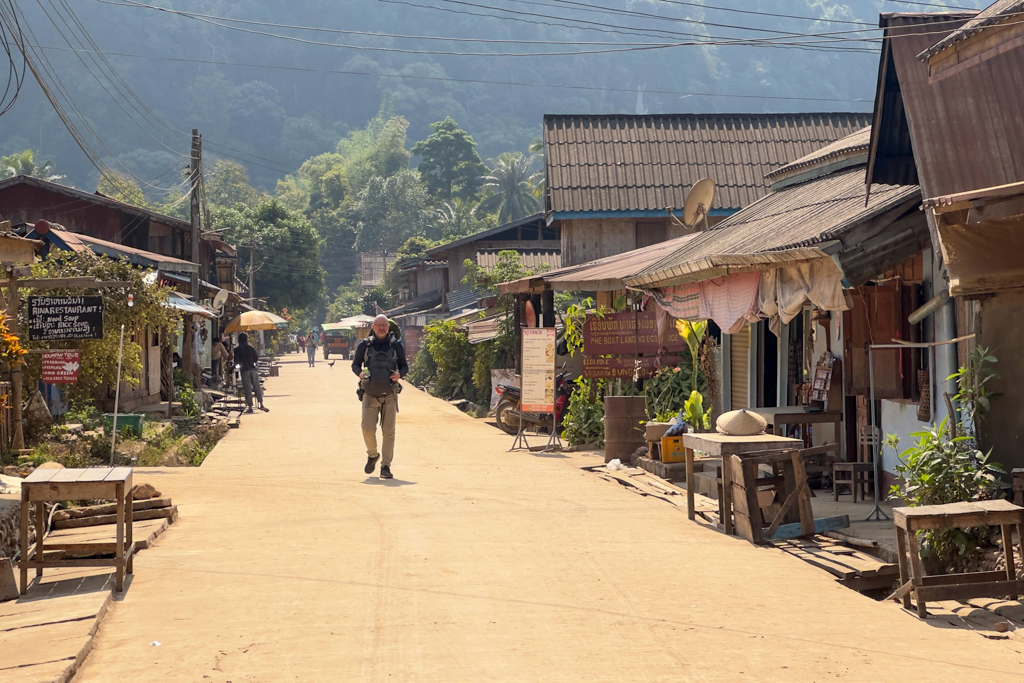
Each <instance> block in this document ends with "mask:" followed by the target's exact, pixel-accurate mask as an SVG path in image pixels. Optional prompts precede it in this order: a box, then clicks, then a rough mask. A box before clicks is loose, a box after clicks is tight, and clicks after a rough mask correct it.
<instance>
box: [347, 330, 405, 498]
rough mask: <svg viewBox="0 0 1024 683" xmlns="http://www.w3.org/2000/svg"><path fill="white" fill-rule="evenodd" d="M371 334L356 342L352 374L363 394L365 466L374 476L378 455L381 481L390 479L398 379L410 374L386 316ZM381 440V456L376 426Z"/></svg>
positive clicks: (399, 343) (368, 472) (402, 349)
mask: <svg viewBox="0 0 1024 683" xmlns="http://www.w3.org/2000/svg"><path fill="white" fill-rule="evenodd" d="M370 329H371V331H372V332H371V334H370V335H369V336H368V337H367V338H366V339H364V340H363V341H361V342H359V346H357V347H356V355H355V358H354V359H353V360H352V372H354V373H355V374H356V375H357V376H358V377H359V387H360V389H361V390H362V392H363V394H362V396H363V419H362V427H363V441H365V442H366V467H364V468H363V471H364V472H366V473H367V474H373V471H374V469H376V467H377V459H378V457H379V455H383V456H384V461H383V462H382V463H381V466H380V478H381V479H391V476H392V475H391V459H392V458H393V457H394V455H395V422H396V418H397V416H398V397H397V392H398V391H401V386H400V385H399V384H398V380H400V379H402V378H403V377H405V375H406V374H407V373H408V372H409V364H408V363H406V362H405V347H403V346H402V342H400V341H398V340H397V339H395V335H394V334H392V333H391V324H390V321H389V320H388V318H387V316H386V315H378V316H377V317H376V318H374V319H373V325H371V326H370ZM378 423H379V424H380V427H381V433H382V435H383V437H384V443H383V447H382V448H381V451H380V454H379V455H378V452H377V424H378Z"/></svg>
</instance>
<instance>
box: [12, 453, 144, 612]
mask: <svg viewBox="0 0 1024 683" xmlns="http://www.w3.org/2000/svg"><path fill="white" fill-rule="evenodd" d="M59 500H114V501H116V502H117V523H116V525H115V528H116V537H117V540H116V542H115V543H95V542H94V543H59V544H58V543H53V544H50V546H49V549H50V550H77V549H79V548H93V549H94V550H95V549H100V548H102V549H103V552H105V553H113V554H114V557H113V559H101V558H89V559H74V560H47V559H46V558H45V555H44V554H43V551H44V547H45V543H44V538H43V537H44V536H45V535H46V503H47V502H55V501H59ZM32 503H35V504H36V524H35V527H36V528H35V532H36V542H35V544H34V545H33V546H32V548H31V549H30V548H29V545H28V532H29V510H30V507H31V505H32ZM20 542H21V562H19V564H18V566H19V568H20V569H21V594H22V595H24V594H25V592H26V591H27V590H28V570H29V569H35V570H36V576H42V575H43V568H45V567H51V568H52V567H114V568H115V569H116V574H115V577H114V588H115V589H116V590H117V591H123V590H124V577H125V574H126V573H127V574H131V573H132V558H133V556H134V555H135V544H134V543H133V542H132V468H131V467H88V468H84V469H70V468H69V469H54V470H51V469H44V470H39V469H37V470H35V471H34V472H33V473H32V474H30V475H28V477H26V478H25V479H23V480H22V482H21V539H20ZM30 550H31V552H30Z"/></svg>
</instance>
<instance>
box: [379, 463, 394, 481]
mask: <svg viewBox="0 0 1024 683" xmlns="http://www.w3.org/2000/svg"><path fill="white" fill-rule="evenodd" d="M380 478H381V479H391V478H392V474H391V468H390V467H388V466H387V465H381V466H380Z"/></svg>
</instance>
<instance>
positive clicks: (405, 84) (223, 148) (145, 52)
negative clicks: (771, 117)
mask: <svg viewBox="0 0 1024 683" xmlns="http://www.w3.org/2000/svg"><path fill="white" fill-rule="evenodd" d="M151 2H153V3H156V4H159V6H160V7H161V8H164V9H168V10H175V11H178V12H186V13H192V14H191V16H184V15H182V14H174V13H170V12H166V11H161V10H160V9H154V8H152V7H151V6H147V5H144V4H142V3H139V2H136V1H135V0H76V1H74V2H71V3H67V2H66V1H65V0H58V1H57V2H53V1H52V0H47V1H46V2H40V3H38V4H33V5H32V6H31V7H30V6H29V3H23V5H24V6H23V7H22V11H23V18H24V20H25V22H26V24H27V26H29V27H30V28H31V29H32V33H33V34H34V35H31V36H30V39H31V40H32V41H34V42H35V44H37V45H40V46H43V47H44V48H45V49H43V50H42V52H43V53H44V54H45V55H46V57H47V59H48V60H49V62H50V63H51V65H52V67H53V70H54V73H55V74H56V75H57V77H58V78H59V79H60V81H61V83H62V84H63V85H64V86H65V87H66V88H67V92H68V93H69V95H70V97H71V99H72V100H73V101H74V102H75V104H76V105H77V107H78V109H79V110H80V111H81V112H82V115H83V116H84V117H85V118H86V119H87V120H88V122H89V125H90V126H91V127H92V128H93V129H94V130H95V132H96V134H97V135H98V137H99V138H100V139H101V140H102V147H101V146H100V145H99V144H98V143H96V142H95V141H94V140H93V141H92V142H91V144H92V145H93V146H94V147H96V149H97V153H98V155H99V156H101V157H103V158H105V159H106V161H107V163H109V164H111V165H112V166H114V167H115V168H119V167H123V168H127V169H129V170H131V171H132V172H133V173H134V174H136V175H137V176H139V177H141V178H143V179H144V180H145V181H147V182H148V183H149V186H144V187H143V189H145V190H148V191H149V193H157V192H158V190H157V189H156V188H163V187H169V186H172V185H174V184H176V183H177V182H178V181H179V179H180V170H181V169H182V168H183V167H184V166H186V165H187V163H188V158H187V155H188V149H189V139H188V133H189V132H190V131H191V129H193V128H198V129H199V130H200V132H201V133H202V134H203V138H204V155H206V156H208V157H215V158H216V157H225V158H237V159H240V160H242V161H243V162H244V163H245V165H246V166H247V167H248V169H249V172H250V174H251V176H252V178H253V181H254V183H255V184H256V185H258V186H260V187H262V188H264V189H267V190H272V189H273V188H274V185H275V183H276V181H277V180H278V179H279V178H281V177H283V175H284V174H285V173H288V172H291V171H294V170H295V169H296V168H297V167H298V166H299V165H300V164H301V163H302V162H303V161H304V160H305V159H307V158H309V157H310V156H313V155H315V154H318V153H321V152H325V151H328V150H332V149H333V148H334V145H335V143H336V142H337V140H338V139H339V138H340V137H342V136H343V135H344V134H345V133H346V132H347V131H349V130H351V129H354V128H358V127H361V126H363V125H365V123H366V121H367V120H368V119H370V118H371V117H372V116H373V115H374V114H375V113H376V112H377V111H378V110H379V109H380V108H381V104H382V101H384V102H385V103H386V108H390V111H392V112H394V113H396V114H400V115H402V116H404V117H405V118H407V119H408V120H409V122H410V128H409V140H410V143H411V142H412V141H415V140H418V139H422V138H424V137H426V135H427V134H428V133H429V128H428V124H430V123H431V122H434V121H438V120H441V119H443V118H444V117H445V116H451V117H453V118H454V119H455V120H456V121H457V122H458V123H459V124H460V125H461V126H462V127H463V128H465V129H466V130H467V131H469V132H470V133H471V134H472V135H473V136H474V138H475V139H476V141H477V143H478V145H479V150H480V153H481V155H482V156H483V157H484V158H485V159H486V158H488V157H493V156H495V155H497V154H498V153H500V152H503V151H509V150H523V151H525V150H526V148H527V147H528V145H529V144H530V143H531V142H532V141H534V140H536V139H537V138H539V136H540V121H541V116H542V115H543V114H544V113H575V112H580V113H592V112H609V113H611V112H628V113H636V112H646V113H663V112H682V111H686V112H717V111H721V112H727V111H728V112H737V111H740V112H777V111H815V110H817V111H836V110H840V111H867V110H870V108H871V102H872V98H873V96H874V87H875V80H876V77H877V69H878V56H877V53H878V43H877V42H857V41H854V40H852V39H855V38H864V37H877V35H878V33H877V31H874V32H870V33H856V32H857V31H863V30H865V29H871V28H872V27H876V26H877V23H878V13H879V12H880V11H882V10H883V9H884V10H885V11H933V10H936V11H937V8H936V7H934V6H922V5H918V4H914V3H903V2H901V3H895V2H892V1H891V0H887V1H886V2H884V3H882V2H879V1H877V0H848V1H847V2H833V1H831V0H770V1H769V0H710V1H709V2H700V1H692V2H683V1H681V0H672V1H669V0H594V1H592V2H590V1H588V2H583V1H582V0H581V1H576V0H292V1H291V2H287V3H285V2H266V1H264V0H247V1H246V2H239V1H237V0H151ZM933 4H934V5H939V4H941V3H938V2H935V3H933ZM961 4H962V5H963V4H966V5H972V6H977V5H979V3H978V2H976V1H975V2H966V3H961ZM883 5H884V7H883ZM70 10H73V11H74V15H75V16H74V17H72V15H71V13H70ZM729 10H734V11H729ZM199 15H202V16H199ZM75 19H77V20H80V21H81V26H83V27H84V29H86V30H87V31H88V34H89V36H91V38H92V39H93V40H94V41H95V46H93V47H91V48H89V49H90V50H92V51H88V52H82V51H78V52H75V51H71V50H69V49H68V40H67V39H69V38H70V39H71V43H72V44H73V45H78V46H79V47H81V46H82V45H84V44H85V43H84V39H83V36H84V34H83V33H82V32H81V31H80V30H79V29H78V28H77V24H75V23H74V20H75ZM296 27H313V28H318V29H325V30H307V29H304V28H296ZM58 29H59V30H58ZM326 29H329V30H326ZM382 34H386V35H382ZM809 34H810V35H812V36H813V37H810V36H809ZM826 34H827V35H826ZM76 36H77V38H76ZM398 36H413V37H412V38H406V37H398ZM427 37H445V38H459V39H463V40H464V41H465V40H468V39H477V40H481V41H531V42H463V41H453V40H430V39H428V38H427ZM751 41H760V42H761V44H759V45H756V46H754V45H749V43H750V42H751ZM812 41H813V42H812ZM695 42H696V43H702V44H693V43H695ZM738 43H747V44H738ZM667 44H671V45H676V46H674V47H659V48H657V49H654V47H655V46H661V45H667ZM340 46H346V47H340ZM612 50H615V51H612ZM553 52H563V53H575V54H563V55H544V56H501V55H505V54H508V53H534V54H536V53H553ZM99 53H102V55H101V54H99ZM443 53H469V54H461V55H457V54H443ZM103 57H105V58H106V59H108V60H109V63H110V65H111V66H112V67H113V68H114V69H116V71H117V73H118V74H120V76H122V77H123V78H124V81H125V83H126V84H127V86H122V85H120V84H119V83H117V82H116V81H115V82H112V81H110V80H109V78H104V77H100V79H99V80H97V78H96V75H97V74H99V73H100V70H101V62H102V58H103ZM511 83H514V84H518V85H510V84H511ZM128 86H130V88H131V91H133V93H134V94H136V95H137V96H138V99H139V100H140V101H141V102H142V103H144V106H142V105H140V106H131V105H128V104H126V103H125V102H126V100H124V99H123V98H122V99H121V100H118V99H117V93H118V91H121V92H124V93H126V92H127V90H126V88H127V87H128ZM544 86H557V87H544ZM111 92H113V94H114V96H112V95H111ZM129 97H131V95H130V94H129ZM119 101H120V104H119ZM150 110H152V111H150ZM157 117H159V118H157ZM74 118H75V117H74V116H72V119H74ZM147 120H149V121H151V122H154V123H152V124H147V123H146V121H147ZM161 120H162V121H161ZM163 121H165V122H166V124H165V123H164V122H163ZM147 131H148V132H147ZM26 147H32V148H35V149H36V150H37V152H39V154H38V158H41V159H53V160H54V162H55V170H56V171H57V172H60V173H64V174H66V176H67V182H70V183H72V184H75V185H77V186H79V187H83V188H89V189H92V188H94V187H95V185H96V181H97V174H96V172H95V170H94V168H93V167H92V166H91V165H90V164H89V162H88V160H87V158H86V156H85V155H84V154H83V153H82V152H81V151H80V150H79V149H78V147H77V146H76V144H75V142H74V141H73V140H72V138H71V136H70V135H69V134H68V132H67V131H66V130H65V127H64V125H63V124H62V122H61V120H60V119H59V118H58V116H57V114H56V113H55V112H54V110H53V108H52V107H51V105H50V104H49V103H48V102H47V101H46V99H45V98H44V97H43V95H42V93H41V91H40V89H39V87H38V86H37V85H36V84H35V83H34V82H32V80H31V77H29V79H28V82H27V83H26V85H25V87H24V89H23V92H22V93H21V96H20V99H19V101H18V102H17V103H16V105H15V107H14V108H13V109H12V110H11V111H10V112H8V113H7V114H5V115H3V117H2V118H0V153H2V154H10V153H11V152H15V151H20V150H22V149H24V148H26Z"/></svg>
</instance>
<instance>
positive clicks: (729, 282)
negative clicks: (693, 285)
mask: <svg viewBox="0 0 1024 683" xmlns="http://www.w3.org/2000/svg"><path fill="white" fill-rule="evenodd" d="M760 286H761V274H760V273H738V274H736V275H729V276H727V277H721V278H716V279H714V280H704V281H702V282H701V283H700V314H699V318H700V319H702V320H707V319H708V318H710V319H711V320H714V321H715V324H716V325H718V327H719V328H721V330H722V332H725V333H726V334H736V333H737V332H739V331H740V330H741V329H743V326H744V325H745V324H747V323H753V322H757V321H758V319H759V318H760V308H759V307H758V303H759V302H758V290H759V289H760Z"/></svg>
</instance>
